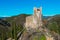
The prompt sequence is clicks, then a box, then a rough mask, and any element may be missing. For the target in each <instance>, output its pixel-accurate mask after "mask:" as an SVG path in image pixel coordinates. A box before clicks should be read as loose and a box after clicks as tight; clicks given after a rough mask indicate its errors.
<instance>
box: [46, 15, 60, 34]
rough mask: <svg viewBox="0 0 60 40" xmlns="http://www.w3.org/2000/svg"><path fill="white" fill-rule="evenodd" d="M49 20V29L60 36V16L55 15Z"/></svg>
mask: <svg viewBox="0 0 60 40" xmlns="http://www.w3.org/2000/svg"><path fill="white" fill-rule="evenodd" d="M47 20H48V25H47V27H48V28H49V29H50V30H52V31H55V32H57V33H59V34H60V15H54V16H52V17H50V18H48V19H47Z"/></svg>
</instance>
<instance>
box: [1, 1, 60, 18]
mask: <svg viewBox="0 0 60 40" xmlns="http://www.w3.org/2000/svg"><path fill="white" fill-rule="evenodd" d="M40 6H42V8H43V10H42V13H43V15H45V16H52V15H55V14H60V0H0V17H8V16H14V15H18V14H22V13H25V14H33V7H37V8H39V7H40Z"/></svg>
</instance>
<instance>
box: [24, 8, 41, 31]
mask: <svg viewBox="0 0 60 40" xmlns="http://www.w3.org/2000/svg"><path fill="white" fill-rule="evenodd" d="M41 26H42V7H40V8H36V7H34V13H33V15H31V16H28V17H26V23H25V27H26V29H27V30H36V29H38V28H39V27H41Z"/></svg>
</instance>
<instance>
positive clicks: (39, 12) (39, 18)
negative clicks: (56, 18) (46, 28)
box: [34, 7, 42, 27]
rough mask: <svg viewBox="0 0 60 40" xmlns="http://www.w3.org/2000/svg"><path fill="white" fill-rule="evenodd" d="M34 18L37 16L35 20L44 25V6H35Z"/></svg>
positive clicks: (39, 24)
mask: <svg viewBox="0 0 60 40" xmlns="http://www.w3.org/2000/svg"><path fill="white" fill-rule="evenodd" d="M34 18H35V20H36V21H35V22H37V23H38V24H37V25H38V26H39V27H40V26H42V7H40V8H36V7H34Z"/></svg>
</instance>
